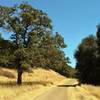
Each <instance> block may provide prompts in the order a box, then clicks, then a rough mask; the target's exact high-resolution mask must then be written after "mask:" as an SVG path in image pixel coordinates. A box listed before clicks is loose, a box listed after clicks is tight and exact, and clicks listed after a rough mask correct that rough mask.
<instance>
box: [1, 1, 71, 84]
mask: <svg viewBox="0 0 100 100" xmlns="http://www.w3.org/2000/svg"><path fill="white" fill-rule="evenodd" d="M0 28H1V29H4V30H6V31H7V32H10V33H11V39H10V40H4V39H2V38H1V36H0V65H1V66H15V68H17V70H18V84H21V75H22V73H23V71H24V70H28V69H30V68H31V67H34V66H35V67H42V68H46V69H53V70H55V71H57V72H59V73H61V74H63V75H65V76H69V74H68V73H69V72H68V70H67V67H68V65H67V63H68V58H66V57H65V54H64V52H63V50H62V49H63V48H65V47H66V44H65V43H64V38H63V37H62V36H61V35H60V34H59V33H58V32H56V33H55V34H53V32H52V23H51V19H50V18H49V17H48V15H47V14H46V13H44V12H43V11H41V10H38V9H35V8H33V7H32V6H31V5H29V4H27V3H22V4H20V5H17V6H15V7H5V6H0Z"/></svg>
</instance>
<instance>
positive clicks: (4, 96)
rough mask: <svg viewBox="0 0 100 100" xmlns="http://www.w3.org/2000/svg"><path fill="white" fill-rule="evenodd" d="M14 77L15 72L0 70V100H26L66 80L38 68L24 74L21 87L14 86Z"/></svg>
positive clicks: (56, 74) (15, 75)
mask: <svg viewBox="0 0 100 100" xmlns="http://www.w3.org/2000/svg"><path fill="white" fill-rule="evenodd" d="M16 77H17V73H16V71H15V70H11V69H7V68H6V69H5V68H0V100H28V99H29V97H30V96H34V95H35V94H38V93H39V92H40V91H41V90H42V89H43V91H44V90H45V89H48V88H49V87H50V86H52V85H53V84H58V83H59V82H61V81H62V80H64V79H66V78H65V77H63V76H61V75H60V74H58V73H56V72H54V71H52V70H45V69H40V68H38V69H34V70H32V72H31V73H26V72H25V73H24V74H23V84H22V86H18V85H17V84H16ZM40 89H41V90H40ZM26 94H27V95H26ZM26 98H27V99H26Z"/></svg>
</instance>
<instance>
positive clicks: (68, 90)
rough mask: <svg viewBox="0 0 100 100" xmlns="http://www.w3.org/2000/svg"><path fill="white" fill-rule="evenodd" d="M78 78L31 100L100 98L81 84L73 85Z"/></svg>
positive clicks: (86, 99) (89, 99)
mask: <svg viewBox="0 0 100 100" xmlns="http://www.w3.org/2000/svg"><path fill="white" fill-rule="evenodd" d="M76 82H77V81H76V80H73V79H70V80H66V81H65V82H64V84H61V85H58V86H55V87H52V88H51V89H49V90H48V91H46V92H44V93H42V94H40V95H38V96H36V97H34V98H33V99H30V100H100V98H97V97H96V96H94V95H92V94H91V93H90V92H89V91H87V90H85V89H84V88H83V87H81V86H75V85H74V86H73V84H76Z"/></svg>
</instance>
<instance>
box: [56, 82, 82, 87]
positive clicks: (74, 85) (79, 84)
mask: <svg viewBox="0 0 100 100" xmlns="http://www.w3.org/2000/svg"><path fill="white" fill-rule="evenodd" d="M76 86H81V83H78V84H71V85H57V87H76Z"/></svg>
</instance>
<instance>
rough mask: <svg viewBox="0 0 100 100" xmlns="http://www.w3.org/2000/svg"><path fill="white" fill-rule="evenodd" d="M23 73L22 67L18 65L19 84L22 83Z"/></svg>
mask: <svg viewBox="0 0 100 100" xmlns="http://www.w3.org/2000/svg"><path fill="white" fill-rule="evenodd" d="M22 73H23V70H22V68H21V67H18V76H17V84H18V85H21V84H22Z"/></svg>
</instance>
